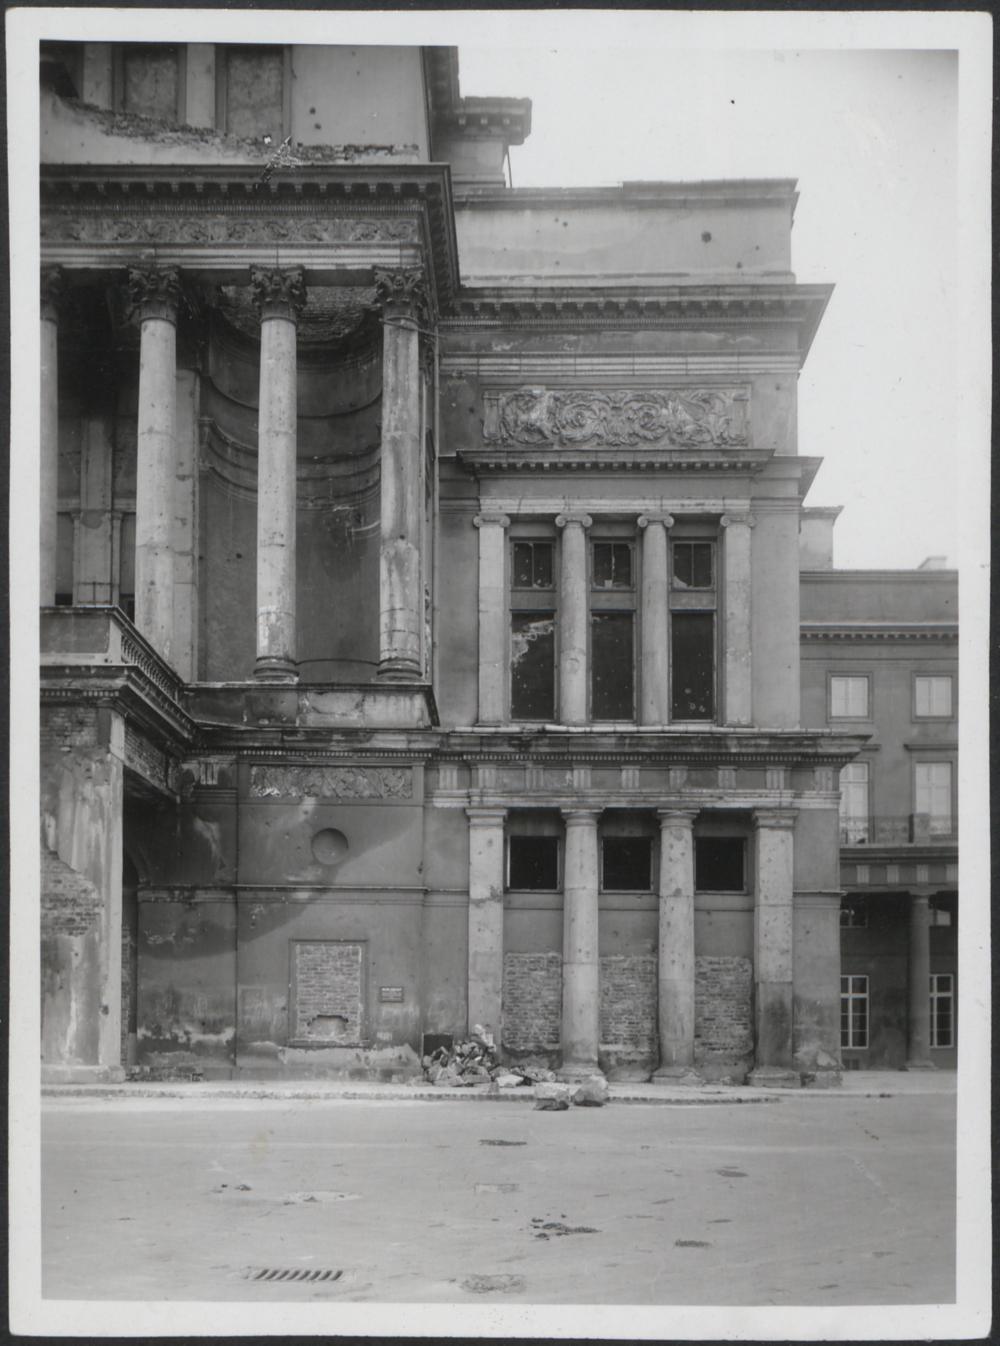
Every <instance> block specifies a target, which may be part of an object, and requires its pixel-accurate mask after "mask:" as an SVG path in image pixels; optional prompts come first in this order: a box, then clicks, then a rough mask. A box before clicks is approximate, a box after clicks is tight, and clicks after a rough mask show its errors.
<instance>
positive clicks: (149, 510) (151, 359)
mask: <svg viewBox="0 0 1000 1346" xmlns="http://www.w3.org/2000/svg"><path fill="white" fill-rule="evenodd" d="M128 283H129V293H130V297H131V300H132V305H133V308H134V309H135V310H136V311H138V314H139V319H140V323H141V328H140V333H141V335H140V338H139V415H138V424H137V428H136V482H135V624H136V626H137V627H138V628H139V630H140V631H141V632H142V634H143V635H144V636H145V637H146V639H147V640H148V641H149V642H150V644H151V645H153V646H154V648H155V649H157V650H158V651H159V653H160V654H161V655H162V656H163V657H164V658H165V659H166V660H167V661H168V662H169V661H170V658H171V654H172V646H173V635H174V555H173V547H172V542H173V538H172V532H173V518H174V473H175V471H176V457H177V428H176V416H177V411H176V405H175V403H176V396H177V390H176V374H177V307H178V303H179V301H180V273H179V272H178V270H177V268H176V267H165V268H163V269H161V270H153V271H139V270H131V271H130V272H129V277H128Z"/></svg>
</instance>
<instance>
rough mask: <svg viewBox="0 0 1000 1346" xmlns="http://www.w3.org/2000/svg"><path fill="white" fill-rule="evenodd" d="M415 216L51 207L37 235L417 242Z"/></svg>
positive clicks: (107, 239)
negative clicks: (142, 212) (329, 216)
mask: <svg viewBox="0 0 1000 1346" xmlns="http://www.w3.org/2000/svg"><path fill="white" fill-rule="evenodd" d="M419 228H420V226H419V221H418V220H417V219H415V218H414V219H378V218H373V219H364V218H345V217H338V218H333V219H326V218H322V217H318V216H301V217H300V216H295V215H280V216H274V215H245V216H240V215H223V214H212V215H209V214H190V215H180V214H173V213H170V214H166V213H165V214H162V215H154V214H148V215H140V214H132V213H125V212H115V213H113V214H110V213H108V214H98V213H96V212H94V213H84V212H79V213H76V212H74V213H72V214H71V213H69V212H64V211H53V212H51V213H46V214H45V215H43V217H42V222H41V236H42V238H43V239H47V240H50V241H53V242H72V243H76V242H79V243H164V244H171V243H209V244H211V243H415V242H417V241H418V239H419Z"/></svg>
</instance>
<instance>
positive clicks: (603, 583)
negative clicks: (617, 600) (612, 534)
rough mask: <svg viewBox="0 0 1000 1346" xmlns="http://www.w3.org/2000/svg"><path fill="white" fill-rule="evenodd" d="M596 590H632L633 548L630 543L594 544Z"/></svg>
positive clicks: (594, 583) (594, 581)
mask: <svg viewBox="0 0 1000 1346" xmlns="http://www.w3.org/2000/svg"><path fill="white" fill-rule="evenodd" d="M593 585H594V588H595V589H631V588H632V547H631V545H630V544H629V543H628V542H595V543H594V579H593Z"/></svg>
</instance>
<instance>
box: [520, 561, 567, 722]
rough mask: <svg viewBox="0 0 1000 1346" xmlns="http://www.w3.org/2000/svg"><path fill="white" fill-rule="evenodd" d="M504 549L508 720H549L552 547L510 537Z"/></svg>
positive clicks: (552, 637)
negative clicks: (508, 549)
mask: <svg viewBox="0 0 1000 1346" xmlns="http://www.w3.org/2000/svg"><path fill="white" fill-rule="evenodd" d="M510 546H511V558H510V559H511V569H510V573H511V586H510V605H511V613H510V714H511V719H514V720H554V719H555V713H556V707H555V695H556V691H555V686H556V679H555V667H556V590H555V543H554V542H552V541H549V540H546V539H540V538H538V539H535V538H531V539H520V538H515V539H513V540H512V541H511V544H510Z"/></svg>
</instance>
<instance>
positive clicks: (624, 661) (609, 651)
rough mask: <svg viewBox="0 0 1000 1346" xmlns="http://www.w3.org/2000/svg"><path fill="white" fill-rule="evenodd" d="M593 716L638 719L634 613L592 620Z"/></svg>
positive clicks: (596, 616)
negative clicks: (636, 714) (633, 633)
mask: <svg viewBox="0 0 1000 1346" xmlns="http://www.w3.org/2000/svg"><path fill="white" fill-rule="evenodd" d="M590 632H591V639H590V667H591V708H590V709H591V716H592V718H593V719H595V720H631V719H632V718H633V717H634V714H635V710H634V696H635V687H634V684H635V658H634V652H633V651H634V642H633V637H632V614H631V612H595V613H593V614H592V617H591V627H590Z"/></svg>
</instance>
